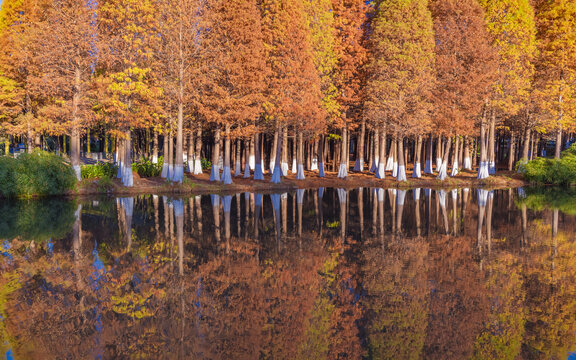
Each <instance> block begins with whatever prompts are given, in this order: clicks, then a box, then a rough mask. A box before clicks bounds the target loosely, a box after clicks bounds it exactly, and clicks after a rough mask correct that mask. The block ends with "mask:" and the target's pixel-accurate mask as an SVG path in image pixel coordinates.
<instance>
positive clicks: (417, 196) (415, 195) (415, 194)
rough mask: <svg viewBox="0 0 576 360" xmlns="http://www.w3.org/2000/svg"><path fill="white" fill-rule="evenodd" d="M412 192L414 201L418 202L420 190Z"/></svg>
mask: <svg viewBox="0 0 576 360" xmlns="http://www.w3.org/2000/svg"><path fill="white" fill-rule="evenodd" d="M412 192H413V194H414V201H418V200H420V188H417V189H414V190H412Z"/></svg>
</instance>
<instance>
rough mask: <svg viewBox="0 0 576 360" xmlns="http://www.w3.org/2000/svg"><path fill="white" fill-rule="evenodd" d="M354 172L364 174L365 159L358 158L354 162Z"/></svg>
mask: <svg viewBox="0 0 576 360" xmlns="http://www.w3.org/2000/svg"><path fill="white" fill-rule="evenodd" d="M354 171H356V172H362V171H364V158H358V159H356V161H355V162H354Z"/></svg>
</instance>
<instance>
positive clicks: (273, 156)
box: [270, 129, 280, 174]
mask: <svg viewBox="0 0 576 360" xmlns="http://www.w3.org/2000/svg"><path fill="white" fill-rule="evenodd" d="M279 131H280V130H279V129H276V131H275V132H274V141H273V143H272V149H270V150H271V151H270V153H271V154H270V174H272V173H273V172H274V167H275V166H276V163H275V161H276V153H277V152H278V138H279V137H280V133H279Z"/></svg>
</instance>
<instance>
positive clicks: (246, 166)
mask: <svg viewBox="0 0 576 360" xmlns="http://www.w3.org/2000/svg"><path fill="white" fill-rule="evenodd" d="M249 177H250V164H248V163H246V164H244V179H248V178H249Z"/></svg>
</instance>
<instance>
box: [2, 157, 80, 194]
mask: <svg viewBox="0 0 576 360" xmlns="http://www.w3.org/2000/svg"><path fill="white" fill-rule="evenodd" d="M75 185H76V176H75V174H74V170H73V169H72V167H71V166H70V164H69V163H67V162H66V161H64V159H62V158H61V157H60V156H58V155H55V154H51V153H48V152H43V151H35V152H34V153H32V154H22V155H20V156H19V157H18V158H17V159H13V158H11V157H1V158H0V196H3V197H30V196H47V195H59V194H64V193H66V192H67V191H69V190H71V189H73V188H74V186H75Z"/></svg>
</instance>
